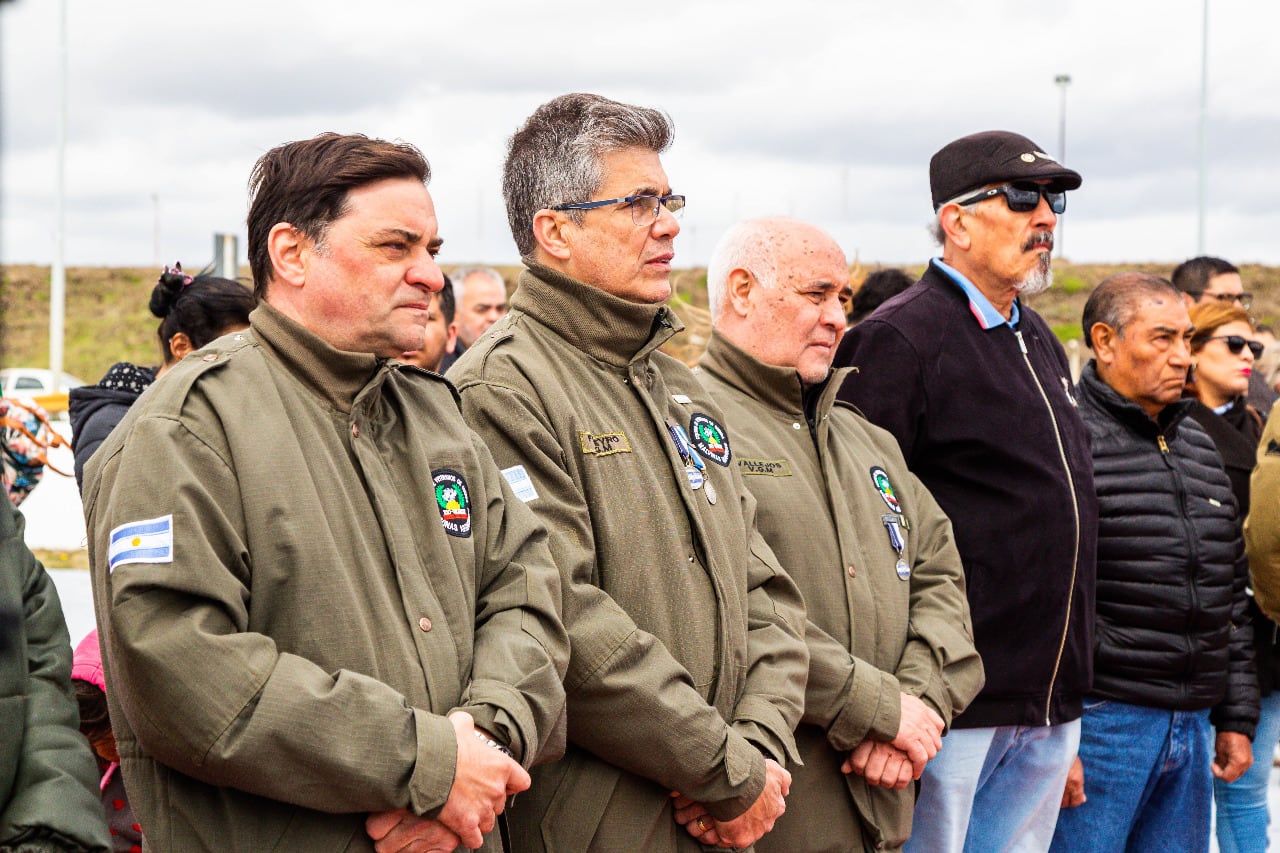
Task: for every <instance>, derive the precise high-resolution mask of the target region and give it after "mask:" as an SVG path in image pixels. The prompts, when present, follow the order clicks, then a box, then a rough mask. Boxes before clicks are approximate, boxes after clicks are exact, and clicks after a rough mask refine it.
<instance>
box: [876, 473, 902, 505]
mask: <svg viewBox="0 0 1280 853" xmlns="http://www.w3.org/2000/svg"><path fill="white" fill-rule="evenodd" d="M871 482H872V483H874V484H875V487H876V491H877V492H879V493H880V497H882V498H884V503H885V506H887V507H889V509H891V510H893V511H894V512H896V513H897V514H898V515H902V504H901V503H900V502H899V501H898V496H897V495H896V494H894V493H893V484H892V483H890V482H889V475H888V474H886V473H885V472H884V469H883V468H881V467H880V466H879V465H876V466H875V467H874V468H872V469H871Z"/></svg>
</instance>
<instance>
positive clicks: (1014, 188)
mask: <svg viewBox="0 0 1280 853" xmlns="http://www.w3.org/2000/svg"><path fill="white" fill-rule="evenodd" d="M998 195H1002V196H1004V201H1005V204H1007V205H1009V209H1010V210H1012V211H1013V212H1014V213H1030V212H1031V211H1033V210H1035V209H1036V208H1037V207H1039V206H1040V196H1044V200H1045V201H1047V202H1049V209H1050V210H1052V211H1053V212H1054V213H1065V212H1066V210H1067V194H1066V193H1065V192H1051V191H1049V190H1048V189H1047V188H1045V187H1042V186H1040V185H1039V184H1001V185H1000V186H998V187H992V188H991V189H989V190H982V191H981V192H978V193H975V194H973V195H971V196H969V197H968V198H963V199H960V200H959V201H957V202H956V204H958V205H961V206H964V205H966V204H976V203H977V202H980V201H986V200H987V199H989V198H994V197H995V196H998Z"/></svg>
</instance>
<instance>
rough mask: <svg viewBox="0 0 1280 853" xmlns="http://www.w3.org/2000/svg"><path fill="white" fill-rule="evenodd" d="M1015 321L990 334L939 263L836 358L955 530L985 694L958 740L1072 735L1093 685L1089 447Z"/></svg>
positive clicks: (1045, 342) (1041, 348) (1061, 357)
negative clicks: (974, 735) (1047, 731)
mask: <svg viewBox="0 0 1280 853" xmlns="http://www.w3.org/2000/svg"><path fill="white" fill-rule="evenodd" d="M1019 307H1020V310H1021V320H1020V322H1019V327H1018V329H1017V330H1016V331H1015V330H1014V329H1011V328H1010V327H1009V326H1008V325H1007V324H1004V325H1000V326H998V327H996V328H993V329H989V330H984V329H983V328H982V327H981V326H980V325H979V324H978V322H977V320H976V319H974V317H973V315H972V314H971V313H970V311H969V300H968V298H967V297H966V296H965V294H964V292H963V291H962V290H961V289H960V287H959V285H957V284H956V283H955V282H953V281H951V280H950V279H949V278H948V277H947V276H946V274H945V273H944V272H942V270H940V269H938V267H937V266H935V265H932V264H931V265H930V267H929V269H928V271H926V272H925V274H924V278H922V279H921V280H920V281H919V282H917V283H916V284H914V285H912V286H911V287H910V288H908V289H907V290H905V291H904V292H902V293H900V294H899V295H898V296H895V297H894V298H893V299H890V300H889V301H888V302H886V303H885V304H884V305H881V306H880V308H879V309H877V310H876V312H875V313H873V314H872V315H871V316H870V317H868V318H867V319H866V320H863V321H862V322H861V323H859V324H858V325H857V326H855V327H854V328H853V329H851V330H850V331H849V333H848V334H847V335H846V336H845V339H844V341H843V342H842V343H841V345H840V349H839V351H838V352H837V354H836V358H835V363H836V365H837V366H840V367H843V366H846V365H852V366H853V367H855V368H856V372H854V373H853V374H852V375H850V376H849V378H848V379H847V380H846V381H845V385H844V387H843V388H842V389H841V391H840V395H839V396H840V399H841V400H844V401H846V402H850V403H853V404H854V405H855V406H857V407H858V408H859V409H861V410H862V412H863V413H864V414H865V415H866V416H867V418H868V419H869V420H870V421H871V422H872V423H874V424H876V425H878V426H881V427H883V428H885V429H887V430H889V432H891V433H893V434H894V436H895V437H896V438H897V439H898V443H899V444H900V445H901V446H902V453H903V455H904V456H905V457H906V460H907V465H908V466H909V467H910V468H911V470H912V472H913V473H914V474H915V475H916V476H917V477H919V478H920V479H921V480H922V481H923V482H924V484H925V486H927V487H928V489H929V491H930V492H931V493H932V494H933V496H934V498H935V499H936V500H937V501H938V504H939V505H940V506H941V507H942V509H943V510H944V511H945V512H946V513H947V515H948V517H950V519H951V523H952V525H953V527H954V528H955V536H956V545H957V547H958V548H959V550H960V557H961V559H962V560H963V561H964V573H965V581H966V584H967V594H968V597H969V608H970V611H971V612H972V615H973V633H974V639H975V641H976V644H977V647H978V651H979V653H980V654H981V655H982V662H983V665H984V667H985V669H986V674H987V683H986V686H985V687H984V688H983V689H982V692H981V693H980V694H978V697H977V698H976V699H974V700H973V702H972V703H970V705H969V708H968V709H967V710H966V711H965V712H964V713H963V714H961V715H960V716H959V717H957V718H956V719H955V721H954V722H953V723H952V725H953V727H954V728H978V727H986V726H1011V725H1016V726H1044V725H1051V724H1052V725H1056V724H1058V723H1064V722H1069V721H1071V720H1074V719H1077V718H1079V716H1080V713H1081V707H1080V703H1081V699H1082V698H1083V696H1084V694H1085V693H1086V692H1087V691H1088V689H1089V682H1090V678H1091V668H1092V662H1093V621H1094V620H1093V571H1094V535H1095V533H1096V530H1097V508H1096V503H1095V496H1094V491H1093V478H1092V474H1091V472H1092V466H1091V465H1090V461H1089V439H1088V433H1087V431H1086V430H1085V427H1084V423H1083V422H1082V421H1081V420H1080V416H1079V415H1078V414H1077V412H1076V404H1075V400H1074V399H1073V398H1072V396H1071V372H1070V370H1069V368H1068V366H1067V358H1066V354H1065V353H1063V351H1062V346H1061V345H1060V344H1059V343H1058V340H1057V338H1055V337H1054V335H1053V333H1052V332H1051V331H1050V330H1049V327H1048V326H1047V325H1046V324H1045V322H1044V320H1042V319H1041V318H1040V317H1039V316H1038V315H1037V314H1036V313H1035V312H1034V311H1032V310H1031V309H1030V308H1028V307H1027V306H1026V305H1022V304H1020V305H1019Z"/></svg>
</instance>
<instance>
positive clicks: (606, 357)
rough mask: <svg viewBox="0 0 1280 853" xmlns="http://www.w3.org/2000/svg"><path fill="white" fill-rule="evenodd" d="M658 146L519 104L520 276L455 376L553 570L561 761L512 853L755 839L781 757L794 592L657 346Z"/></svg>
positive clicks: (515, 157)
mask: <svg viewBox="0 0 1280 853" xmlns="http://www.w3.org/2000/svg"><path fill="white" fill-rule="evenodd" d="M670 133H671V129H670V125H669V120H668V119H667V118H666V117H665V116H663V115H662V114H661V113H658V112H657V111H655V110H649V109H643V108H639V107H631V106H627V105H624V104H618V103H615V102H613V101H609V100H606V99H604V98H600V97H598V96H594V95H566V96H564V97H561V98H557V99H555V100H554V101H552V102H550V103H548V104H545V105H543V106H542V107H540V108H539V109H538V110H537V111H535V113H534V114H533V115H532V116H531V117H530V118H529V119H528V121H527V122H526V123H525V125H524V127H523V128H522V129H521V130H520V131H518V132H517V133H516V135H515V137H514V138H513V139H512V143H511V149H510V153H509V155H508V158H507V162H506V166H505V170H504V188H505V191H506V194H507V208H508V216H509V218H510V220H511V223H512V232H513V234H514V235H515V238H516V242H517V245H518V246H519V248H520V251H521V254H522V255H523V256H524V257H525V262H526V265H527V266H528V270H527V271H526V272H525V273H523V274H522V276H521V277H520V281H519V285H518V288H517V290H516V292H515V295H514V296H513V298H512V300H511V312H510V313H509V314H508V315H507V316H506V317H505V318H503V319H502V320H499V321H498V322H497V323H496V324H495V325H494V326H493V327H491V328H490V330H489V332H488V333H487V334H486V335H485V337H483V338H481V339H480V340H479V341H478V342H477V344H476V346H474V347H473V348H472V349H470V350H468V351H467V353H466V354H465V355H464V356H463V357H462V358H461V359H460V360H459V361H458V363H457V364H456V365H454V367H453V368H452V370H451V371H450V373H449V378H450V379H452V380H454V381H455V382H456V383H457V385H458V389H459V391H460V393H461V394H462V401H463V411H464V414H465V415H466V417H467V419H468V422H469V423H470V424H471V425H472V426H473V427H474V428H475V429H476V430H477V431H478V432H479V433H480V434H481V435H482V436H483V437H484V439H485V441H486V442H487V444H488V445H489V447H490V449H491V450H492V451H493V454H494V457H495V458H496V459H497V460H498V463H499V464H500V465H502V466H504V472H503V473H504V474H506V475H507V477H508V479H509V480H510V481H511V482H512V483H513V485H515V487H516V488H515V492H516V494H517V495H518V496H519V497H521V498H522V499H524V500H526V501H528V503H529V506H530V507H532V508H533V509H534V510H535V511H536V512H537V513H538V515H539V517H540V518H542V519H543V520H544V521H545V522H546V524H547V528H548V530H549V531H550V534H551V545H552V552H553V553H554V554H555V556H556V561H557V563H558V565H559V566H560V569H561V572H562V575H563V577H564V579H565V580H566V583H565V624H566V626H567V627H568V629H569V635H570V638H571V641H572V647H573V653H572V656H571V660H570V664H569V675H568V678H567V680H566V692H567V694H568V707H569V731H568V738H569V747H568V750H567V752H566V757H565V758H564V760H563V761H561V762H560V763H559V764H556V765H550V766H544V767H539V768H537V769H536V770H535V771H534V784H533V788H532V790H530V791H529V792H528V793H527V794H522V795H521V796H520V798H519V800H518V802H517V803H516V804H515V806H514V807H513V810H512V812H511V827H512V841H513V843H512V846H513V848H514V850H516V851H548V853H550V852H551V851H554V853H580V851H587V850H591V851H609V853H613V851H622V850H637V851H638V850H644V851H648V853H663V851H677V850H697V849H699V847H700V841H702V842H707V843H711V844H714V843H717V842H721V841H722V842H724V843H725V844H727V845H735V846H738V847H743V848H745V847H749V846H750V845H751V844H752V843H753V842H754V841H755V840H756V839H757V838H758V837H759V836H760V835H761V834H762V833H763V832H765V831H766V830H767V829H768V828H769V827H770V826H771V825H772V823H773V821H774V819H776V817H777V815H778V814H780V813H781V810H782V808H783V806H784V801H783V797H784V796H785V794H786V791H787V788H788V785H789V774H788V773H787V771H786V770H785V769H784V768H783V766H782V765H783V764H784V763H785V762H787V761H794V758H795V752H794V739H793V735H792V730H793V729H794V727H795V725H796V723H797V722H799V717H800V712H801V706H802V702H803V691H804V678H805V673H806V670H807V653H806V648H805V645H804V642H803V628H804V614H803V609H802V603H801V600H800V597H799V594H798V591H797V590H796V588H795V586H794V584H793V583H792V582H791V580H790V579H789V578H788V577H787V576H786V574H785V573H784V572H783V571H782V570H781V568H780V567H779V566H778V564H777V561H776V560H775V559H774V557H773V554H772V552H771V551H770V550H769V548H768V546H767V545H766V544H765V543H764V541H763V540H762V539H761V538H760V536H759V534H758V533H757V532H756V530H755V523H754V520H753V516H754V512H755V507H754V501H752V500H751V498H750V496H749V495H748V494H747V493H746V492H745V490H744V488H743V485H742V478H741V476H740V475H739V474H738V472H737V469H736V468H734V467H733V465H732V464H731V460H732V454H733V450H734V436H735V435H736V433H734V429H735V424H734V423H733V422H731V421H729V422H726V419H725V417H724V415H723V413H721V411H720V410H719V408H717V407H716V406H715V404H714V403H713V402H712V401H711V399H710V397H709V395H708V394H707V393H706V391H705V390H704V389H703V388H702V387H701V386H700V385H699V383H698V381H697V379H696V378H695V377H694V376H693V374H692V373H691V372H690V371H689V369H688V368H687V367H685V366H684V365H682V364H680V363H679V362H677V361H675V360H674V359H672V358H670V357H668V356H666V355H665V354H663V353H660V352H658V351H657V350H658V347H659V346H660V345H661V344H662V343H663V342H664V341H666V340H667V339H669V338H670V337H671V335H673V334H675V333H676V332H677V331H678V330H679V328H680V325H679V321H678V320H677V319H676V318H675V317H674V315H672V314H671V313H670V312H669V311H668V310H667V309H666V308H665V307H664V306H663V302H665V300H666V299H667V297H668V296H669V295H670V292H671V291H670V284H669V281H668V276H669V274H670V266H671V257H672V251H671V246H672V239H673V238H674V236H675V234H676V232H677V231H678V230H679V226H678V224H677V223H676V220H675V218H674V216H673V212H674V211H676V210H678V208H679V207H680V205H681V204H682V203H683V198H682V197H680V196H672V195H671V194H670V193H671V190H670V187H669V186H668V184H667V178H666V174H665V173H664V172H663V170H662V166H661V163H660V160H659V157H658V154H659V152H660V151H662V150H663V149H665V147H666V145H667V142H668V140H669V138H670ZM567 176H568V177H567ZM566 181H569V183H568V184H566V183H565V182H566ZM592 199H596V200H599V201H591V200H592ZM574 203H583V204H578V206H577V208H575V209H570V208H568V207H566V205H567V204H574ZM695 448H701V450H696V449H695ZM698 466H701V467H698ZM672 791H677V792H679V793H680V794H681V795H683V796H684V797H685V798H688V799H693V800H698V801H701V802H704V803H706V808H707V810H708V813H709V816H705V817H703V818H702V822H701V825H697V824H692V823H691V824H690V826H689V828H688V829H685V828H682V827H681V826H680V825H679V824H677V823H676V822H675V820H674V816H675V806H676V803H677V801H676V800H675V799H673V797H672ZM718 821H723V822H724V823H723V825H720V824H718V823H717V822H718Z"/></svg>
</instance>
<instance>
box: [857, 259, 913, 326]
mask: <svg viewBox="0 0 1280 853" xmlns="http://www.w3.org/2000/svg"><path fill="white" fill-rule="evenodd" d="M915 283H916V280H915V279H913V278H912V277H911V276H909V275H907V274H906V273H905V272H903V271H902V270H900V269H887V270H876V271H875V272H873V273H871V274H870V275H869V276H867V278H866V280H865V281H864V282H862V286H861V287H859V288H858V292H857V293H855V294H853V305H852V306H851V307H850V309H849V322H850V323H859V322H861V321H862V319H863V318H864V317H866V316H867V315H868V314H870V313H871V312H872V311H874V310H876V309H877V308H879V307H880V306H881V305H882V304H883V303H884V302H886V301H887V300H889V299H891V298H892V297H894V296H897V295H898V294H899V293H901V292H902V291H904V290H906V289H907V288H908V287H910V286H911V285H913V284H915Z"/></svg>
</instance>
